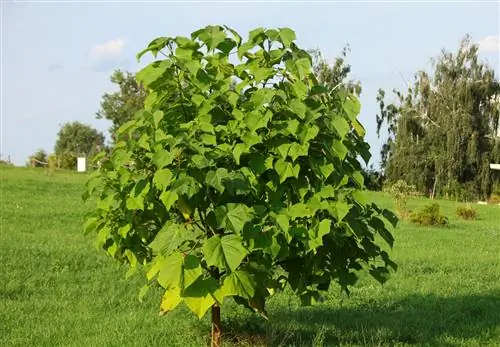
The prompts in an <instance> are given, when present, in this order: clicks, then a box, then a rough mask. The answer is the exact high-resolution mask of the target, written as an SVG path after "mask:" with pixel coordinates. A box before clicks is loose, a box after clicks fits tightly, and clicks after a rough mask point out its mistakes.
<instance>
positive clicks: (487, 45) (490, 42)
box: [478, 35, 500, 52]
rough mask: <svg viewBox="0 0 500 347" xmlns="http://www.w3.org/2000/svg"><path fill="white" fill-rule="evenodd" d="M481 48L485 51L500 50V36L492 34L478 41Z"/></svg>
mask: <svg viewBox="0 0 500 347" xmlns="http://www.w3.org/2000/svg"><path fill="white" fill-rule="evenodd" d="M478 44H479V49H481V50H482V51H484V52H500V36H499V35H491V36H486V37H485V38H483V39H481V40H479V41H478Z"/></svg>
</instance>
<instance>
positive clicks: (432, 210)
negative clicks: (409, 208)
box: [410, 203, 448, 225]
mask: <svg viewBox="0 0 500 347" xmlns="http://www.w3.org/2000/svg"><path fill="white" fill-rule="evenodd" d="M410 220H411V222H412V223H415V224H419V225H446V224H448V218H446V217H445V216H443V215H441V213H440V211H439V204H438V203H433V204H430V205H427V206H425V207H424V208H423V209H422V211H420V212H415V213H412V214H411V216H410Z"/></svg>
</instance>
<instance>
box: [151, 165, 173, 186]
mask: <svg viewBox="0 0 500 347" xmlns="http://www.w3.org/2000/svg"><path fill="white" fill-rule="evenodd" d="M172 178H173V174H172V171H170V170H169V169H162V170H158V171H156V173H155V175H154V177H153V184H154V185H155V186H156V188H158V189H159V190H165V189H167V188H168V186H169V185H170V182H172Z"/></svg>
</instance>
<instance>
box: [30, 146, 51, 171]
mask: <svg viewBox="0 0 500 347" xmlns="http://www.w3.org/2000/svg"><path fill="white" fill-rule="evenodd" d="M45 165H47V152H45V151H44V150H43V149H39V150H38V151H36V152H35V153H34V154H33V155H30V157H29V158H28V166H32V167H43V166H45Z"/></svg>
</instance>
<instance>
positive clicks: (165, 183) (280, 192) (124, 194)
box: [85, 26, 397, 338]
mask: <svg viewBox="0 0 500 347" xmlns="http://www.w3.org/2000/svg"><path fill="white" fill-rule="evenodd" d="M148 52H149V53H151V54H153V56H154V57H155V58H156V59H157V60H155V61H154V62H153V63H151V64H150V65H148V66H147V67H145V68H144V69H143V70H141V71H140V72H139V73H138V74H137V79H138V81H139V82H140V83H141V84H142V85H143V86H144V88H145V89H146V90H147V97H146V100H145V103H144V108H143V109H142V110H141V111H139V112H137V113H136V116H135V117H134V118H133V119H131V120H130V121H128V122H126V123H124V124H123V125H122V126H121V127H120V128H119V129H118V130H117V132H116V136H117V138H116V142H115V143H114V146H113V148H112V151H111V153H110V154H109V156H108V158H109V160H107V161H103V163H102V166H101V168H100V169H99V170H98V171H96V172H94V173H93V174H92V175H91V177H90V178H89V181H88V182H87V193H86V194H85V198H88V197H90V196H93V197H94V198H95V199H96V200H97V204H96V207H95V209H94V211H93V212H92V213H91V214H90V215H89V218H88V220H87V223H86V226H85V230H86V232H87V233H89V232H94V233H96V234H97V239H96V241H97V244H98V245H99V246H101V247H102V248H103V249H105V250H106V251H107V252H108V254H109V255H111V256H112V257H114V258H115V259H117V260H119V261H122V262H126V263H129V264H130V265H131V268H132V269H137V268H139V267H142V266H143V265H142V264H145V268H146V270H147V278H148V280H149V281H151V282H156V283H159V284H160V285H161V286H162V287H163V288H164V296H163V300H162V303H161V307H160V310H161V312H163V313H166V312H169V311H171V310H173V309H174V308H175V307H177V306H178V305H179V304H181V303H184V304H185V305H186V306H187V307H188V308H189V309H190V310H191V311H193V312H194V313H195V314H196V315H197V316H198V317H202V316H204V314H205V312H206V311H207V310H208V309H209V308H210V307H212V318H213V323H214V327H215V331H216V332H217V331H219V332H220V330H218V329H220V326H218V323H220V317H219V312H220V311H219V310H220V309H219V307H220V306H221V305H222V304H223V302H224V301H225V299H226V298H233V299H234V300H235V301H236V302H237V303H240V304H242V305H244V306H246V307H248V308H249V309H251V310H255V311H256V312H259V313H261V314H263V315H265V314H266V311H265V300H266V298H268V297H269V296H270V295H272V294H274V293H275V292H278V291H281V290H283V289H284V287H285V286H287V285H289V286H290V287H291V289H292V290H293V291H294V292H295V293H296V294H297V295H298V296H299V297H300V299H301V301H302V303H303V304H305V305H309V304H312V303H314V302H315V301H317V300H318V299H319V294H320V292H322V291H325V290H327V289H328V288H329V286H330V284H331V283H332V282H336V283H338V284H339V285H340V287H341V288H342V289H344V290H346V291H348V287H349V286H350V285H352V284H354V283H355V282H356V279H357V271H359V270H362V269H365V270H366V271H368V272H369V273H370V274H371V275H372V276H373V277H374V278H376V279H377V280H379V281H381V282H383V281H384V280H385V279H386V276H387V274H388V272H389V270H388V269H389V268H391V267H392V268H394V269H395V267H396V265H395V264H394V263H393V262H392V261H391V260H390V258H389V255H388V253H386V251H384V250H383V249H382V248H381V247H380V246H379V245H378V244H377V243H376V241H375V240H376V239H375V236H376V235H377V234H378V235H379V236H381V239H383V240H385V241H386V242H387V243H388V244H389V245H390V246H392V243H393V237H392V235H391V233H390V232H389V230H388V224H386V223H389V224H392V225H395V224H396V222H397V218H396V217H395V215H394V214H393V213H392V212H390V211H388V210H385V209H381V208H379V207H378V206H377V205H376V204H375V203H373V202H372V201H370V199H368V198H367V197H366V196H365V195H364V194H363V189H364V184H363V175H362V173H361V165H360V163H359V161H358V159H357V158H358V157H362V158H364V159H365V161H367V160H368V159H369V157H370V153H369V150H368V148H369V147H368V145H367V143H366V142H365V141H364V133H365V130H364V128H363V127H362V125H361V124H360V123H359V121H358V119H357V115H358V113H359V109H360V104H359V101H358V99H357V98H356V96H355V95H354V94H352V93H350V92H349V88H347V87H346V86H344V85H342V84H340V85H338V86H336V88H329V87H328V86H325V85H323V84H321V83H319V82H318V79H317V77H316V75H315V74H314V73H313V70H312V58H311V56H310V54H309V53H307V52H306V51H304V50H303V49H301V48H299V47H298V46H297V45H296V43H295V33H294V32H293V31H292V30H291V29H288V28H280V29H277V30H276V29H263V28H257V29H255V30H252V31H251V32H250V33H249V37H248V40H247V41H243V40H242V38H241V36H240V35H239V34H238V33H237V32H235V31H234V30H232V29H230V28H228V27H222V26H208V27H205V28H202V29H200V30H198V31H195V32H194V33H192V34H191V37H175V38H173V37H159V38H157V39H155V40H153V41H152V42H151V43H150V44H149V45H148V47H147V48H146V49H145V50H144V51H143V52H141V53H140V54H139V57H141V56H142V55H143V54H145V53H148ZM233 54H234V55H236V57H237V58H238V62H237V63H236V64H233V63H231V62H230V59H229V57H230V56H232V55H233ZM158 57H161V59H158ZM232 85H233V86H234V90H233V89H232V88H231V86H232ZM103 155H104V154H102V155H101V157H102V156H103ZM96 159H99V158H96ZM146 288H147V287H146ZM216 335H217V334H216ZM215 338H217V337H215Z"/></svg>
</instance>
